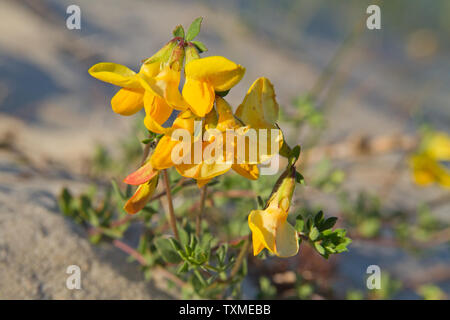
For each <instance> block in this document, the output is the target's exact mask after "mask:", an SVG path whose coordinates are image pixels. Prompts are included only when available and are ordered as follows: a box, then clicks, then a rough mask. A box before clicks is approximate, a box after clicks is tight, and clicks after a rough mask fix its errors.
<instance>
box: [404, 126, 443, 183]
mask: <svg viewBox="0 0 450 320" xmlns="http://www.w3.org/2000/svg"><path fill="white" fill-rule="evenodd" d="M444 161H450V137H449V136H448V135H447V134H446V133H444V132H433V133H430V134H428V135H426V136H425V138H424V140H423V142H422V145H421V147H420V148H419V151H418V152H417V153H416V154H414V155H412V156H411V158H410V161H409V164H410V167H411V169H412V171H413V179H414V182H415V183H416V184H418V185H420V186H426V185H429V184H432V183H437V184H439V185H440V186H442V187H445V188H450V169H449V168H447V167H446V166H445V165H443V164H442V162H444Z"/></svg>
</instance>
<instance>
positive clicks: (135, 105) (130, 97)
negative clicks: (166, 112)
mask: <svg viewBox="0 0 450 320" xmlns="http://www.w3.org/2000/svg"><path fill="white" fill-rule="evenodd" d="M143 106H144V89H128V88H122V89H120V90H119V91H117V93H116V94H115V95H114V97H113V98H112V99H111V107H112V109H113V111H114V112H115V113H118V114H121V115H123V116H130V115H132V114H135V113H136V112H138V111H139V110H141V109H142V107H143Z"/></svg>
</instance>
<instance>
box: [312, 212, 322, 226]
mask: <svg viewBox="0 0 450 320" xmlns="http://www.w3.org/2000/svg"><path fill="white" fill-rule="evenodd" d="M322 220H323V211H322V210H320V211H319V212H318V213H317V214H316V216H315V217H314V224H315V225H316V226H319V225H320V224H321V222H322Z"/></svg>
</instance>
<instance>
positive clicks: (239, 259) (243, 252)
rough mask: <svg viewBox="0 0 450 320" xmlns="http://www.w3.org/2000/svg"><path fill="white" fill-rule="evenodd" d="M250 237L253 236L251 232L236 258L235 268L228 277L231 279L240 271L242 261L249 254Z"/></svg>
mask: <svg viewBox="0 0 450 320" xmlns="http://www.w3.org/2000/svg"><path fill="white" fill-rule="evenodd" d="M250 237H251V234H249V235H248V237H247V239H245V242H244V244H243V246H242V248H241V251H240V252H239V255H238V257H237V259H236V263H235V264H234V266H233V269H231V272H230V276H229V277H228V280H230V281H231V280H232V279H233V278H234V277H235V276H236V274H237V273H238V272H239V269H240V268H241V265H242V262H244V258H245V257H246V256H247V253H248V249H249V248H250Z"/></svg>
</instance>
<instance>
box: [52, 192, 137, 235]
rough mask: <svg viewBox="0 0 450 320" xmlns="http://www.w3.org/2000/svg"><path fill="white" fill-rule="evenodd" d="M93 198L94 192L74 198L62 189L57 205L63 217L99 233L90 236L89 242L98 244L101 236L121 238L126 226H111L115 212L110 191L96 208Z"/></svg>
mask: <svg viewBox="0 0 450 320" xmlns="http://www.w3.org/2000/svg"><path fill="white" fill-rule="evenodd" d="M94 197H95V191H94V192H91V193H83V194H81V195H80V196H78V197H74V196H72V194H71V193H70V191H69V190H68V189H67V188H64V189H63V190H62V191H61V194H60V196H59V198H58V203H59V207H60V209H61V212H62V213H63V214H64V215H65V216H67V217H70V218H72V219H73V220H74V221H75V222H76V223H79V224H83V225H85V226H89V227H92V228H96V229H97V230H98V231H99V232H94V233H92V234H91V235H90V241H91V242H93V243H98V242H99V241H100V240H101V238H102V235H107V236H109V237H111V238H121V237H122V236H123V233H124V232H125V230H126V229H127V228H128V225H127V224H122V225H118V226H111V222H112V219H113V217H114V210H115V202H114V201H113V200H112V197H114V195H113V193H112V191H111V189H109V190H108V191H107V192H106V194H105V196H104V197H103V199H102V201H101V203H100V204H99V205H97V206H95V204H94V201H93V199H94Z"/></svg>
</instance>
